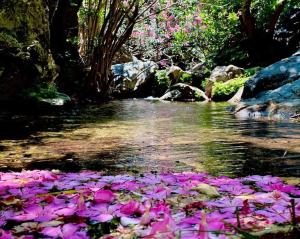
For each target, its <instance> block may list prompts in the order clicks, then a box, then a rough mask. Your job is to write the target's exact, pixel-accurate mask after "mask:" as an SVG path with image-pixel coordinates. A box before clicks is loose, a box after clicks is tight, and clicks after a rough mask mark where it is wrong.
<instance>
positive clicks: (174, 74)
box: [167, 66, 184, 85]
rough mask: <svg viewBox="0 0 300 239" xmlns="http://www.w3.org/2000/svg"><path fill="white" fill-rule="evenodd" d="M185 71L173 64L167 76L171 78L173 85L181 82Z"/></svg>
mask: <svg viewBox="0 0 300 239" xmlns="http://www.w3.org/2000/svg"><path fill="white" fill-rule="evenodd" d="M183 73H184V71H183V70H182V69H181V68H180V67H178V66H171V68H170V69H169V71H168V73H167V76H168V77H169V78H170V81H171V85H175V84H177V83H178V82H179V80H180V77H181V76H182V75H183Z"/></svg>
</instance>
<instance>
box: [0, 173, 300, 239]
mask: <svg viewBox="0 0 300 239" xmlns="http://www.w3.org/2000/svg"><path fill="white" fill-rule="evenodd" d="M0 199H1V201H0V238H1V239H11V238H22V239H25V238H26V239H30V238H63V239H85V238H164V239H165V238H189V239H192V238H195V239H196V238H197V239H199V238H206V239H208V238H222V239H223V238H224V239H225V238H240V237H241V235H245V234H243V233H247V234H249V235H251V234H253V233H257V232H262V231H264V230H265V229H266V228H270V227H271V226H272V225H279V226H282V227H284V225H294V226H296V224H297V223H298V222H299V219H300V189H299V188H298V187H297V186H293V185H287V184H285V183H284V182H283V181H282V180H281V179H280V178H277V177H272V176H249V177H245V178H236V179H231V178H228V177H224V176H222V177H211V176H209V175H207V174H204V173H163V174H158V175H156V174H145V175H142V176H130V175H117V176H104V175H101V173H97V172H91V171H84V172H81V173H53V172H49V171H23V172H21V173H0Z"/></svg>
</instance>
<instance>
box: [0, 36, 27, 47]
mask: <svg viewBox="0 0 300 239" xmlns="http://www.w3.org/2000/svg"><path fill="white" fill-rule="evenodd" d="M0 47H1V48H22V44H21V43H19V42H18V40H17V39H16V38H15V37H14V36H12V35H11V34H9V33H6V32H0Z"/></svg>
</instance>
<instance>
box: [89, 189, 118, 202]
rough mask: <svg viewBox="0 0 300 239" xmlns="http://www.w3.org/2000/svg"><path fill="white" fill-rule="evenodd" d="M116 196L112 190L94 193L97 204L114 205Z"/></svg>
mask: <svg viewBox="0 0 300 239" xmlns="http://www.w3.org/2000/svg"><path fill="white" fill-rule="evenodd" d="M115 198H116V196H115V195H114V193H113V192H112V191H110V190H98V191H97V192H95V193H94V201H95V202H97V203H112V202H113V201H114V200H115Z"/></svg>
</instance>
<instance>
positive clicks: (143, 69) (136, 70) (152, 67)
mask: <svg viewBox="0 0 300 239" xmlns="http://www.w3.org/2000/svg"><path fill="white" fill-rule="evenodd" d="M157 69H158V66H157V64H156V63H155V62H153V61H146V62H143V61H141V60H138V59H137V58H134V60H133V61H132V62H129V63H125V64H116V65H113V66H112V72H113V74H114V82H115V85H116V89H117V90H118V91H119V93H121V94H126V93H135V94H146V92H145V91H147V85H148V84H150V81H151V79H153V77H154V74H155V72H156V70H157ZM146 95H147V94H146Z"/></svg>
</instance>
